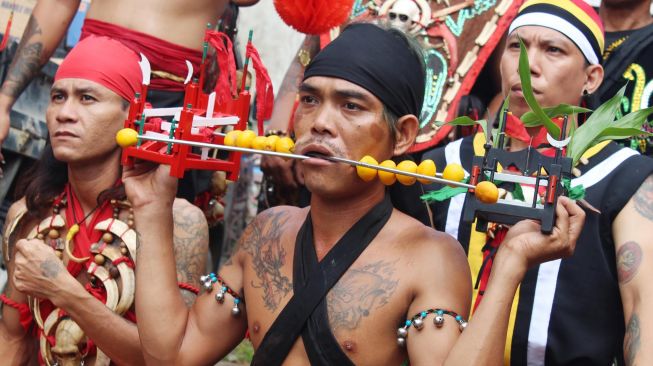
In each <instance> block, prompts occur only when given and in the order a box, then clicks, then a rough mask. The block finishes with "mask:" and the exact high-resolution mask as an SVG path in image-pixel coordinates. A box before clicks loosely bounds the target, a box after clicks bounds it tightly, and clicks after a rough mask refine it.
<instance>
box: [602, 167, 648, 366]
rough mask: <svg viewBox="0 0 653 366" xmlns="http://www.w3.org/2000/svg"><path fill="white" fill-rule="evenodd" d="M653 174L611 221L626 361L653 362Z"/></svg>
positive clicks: (633, 363)
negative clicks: (622, 314) (652, 280)
mask: <svg viewBox="0 0 653 366" xmlns="http://www.w3.org/2000/svg"><path fill="white" fill-rule="evenodd" d="M652 225H653V175H652V176H649V177H648V178H647V179H646V180H645V181H644V183H642V185H641V186H640V187H639V189H638V190H637V192H636V193H635V194H634V195H633V197H632V198H631V199H630V201H629V202H628V204H626V206H625V207H624V208H623V209H622V210H621V212H620V213H619V215H617V217H616V218H615V220H614V222H613V223H612V232H613V239H614V243H615V246H616V247H615V251H616V260H617V274H618V277H619V288H620V291H621V301H622V303H623V309H624V321H625V324H626V334H625V336H624V359H625V361H626V365H651V364H653V311H652V309H653V282H651V278H653V235H651V226H652Z"/></svg>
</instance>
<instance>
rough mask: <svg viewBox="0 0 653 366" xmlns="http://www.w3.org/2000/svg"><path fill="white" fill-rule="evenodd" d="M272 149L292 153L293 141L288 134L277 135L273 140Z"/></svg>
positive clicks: (293, 148)
mask: <svg viewBox="0 0 653 366" xmlns="http://www.w3.org/2000/svg"><path fill="white" fill-rule="evenodd" d="M274 150H275V151H276V152H280V153H286V154H292V153H293V151H294V150H295V142H294V141H293V140H292V139H291V138H290V137H288V136H284V137H279V138H278V139H277V140H276V141H275V144H274Z"/></svg>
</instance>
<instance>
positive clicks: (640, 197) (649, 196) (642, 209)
mask: <svg viewBox="0 0 653 366" xmlns="http://www.w3.org/2000/svg"><path fill="white" fill-rule="evenodd" d="M633 203H635V209H636V210H637V212H639V214H640V215H642V216H644V217H645V218H647V219H649V220H651V221H653V175H651V176H649V177H648V178H646V180H645V181H644V183H642V185H641V186H640V187H639V189H638V190H637V192H635V195H634V196H633Z"/></svg>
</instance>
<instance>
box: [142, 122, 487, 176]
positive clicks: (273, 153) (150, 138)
mask: <svg viewBox="0 0 653 366" xmlns="http://www.w3.org/2000/svg"><path fill="white" fill-rule="evenodd" d="M138 139H140V140H148V141H157V142H164V143H173V144H181V145H188V146H194V147H205V148H209V149H221V150H226V151H234V152H241V153H247V154H262V155H269V156H277V157H280V158H290V159H297V160H306V159H310V158H317V159H322V160H328V161H334V162H338V163H345V164H349V165H352V166H361V167H364V168H370V169H376V170H381V171H384V172H388V173H394V174H400V175H405V176H408V177H413V178H418V179H424V180H428V181H430V182H434V183H441V184H448V185H452V186H458V187H464V188H471V189H474V188H476V186H474V185H471V184H467V183H462V182H456V181H454V180H448V179H443V178H438V177H431V176H428V175H423V174H417V173H411V172H405V171H402V170H398V169H392V168H386V167H384V166H380V165H373V164H367V163H363V162H360V161H355V160H350V159H345V158H339V157H335V156H323V155H315V156H307V155H299V154H289V153H280V152H276V151H268V150H256V149H248V148H245V147H237V146H227V145H218V144H209V143H206V142H196V141H183V140H176V139H168V138H164V137H156V136H146V135H141V136H138ZM440 176H441V174H440Z"/></svg>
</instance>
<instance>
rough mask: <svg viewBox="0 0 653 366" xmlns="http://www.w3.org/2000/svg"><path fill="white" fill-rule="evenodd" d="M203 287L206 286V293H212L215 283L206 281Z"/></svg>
mask: <svg viewBox="0 0 653 366" xmlns="http://www.w3.org/2000/svg"><path fill="white" fill-rule="evenodd" d="M202 285H203V286H204V289H205V290H206V291H209V292H210V291H211V289H213V282H211V280H207V281H204V283H203V284H202Z"/></svg>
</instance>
